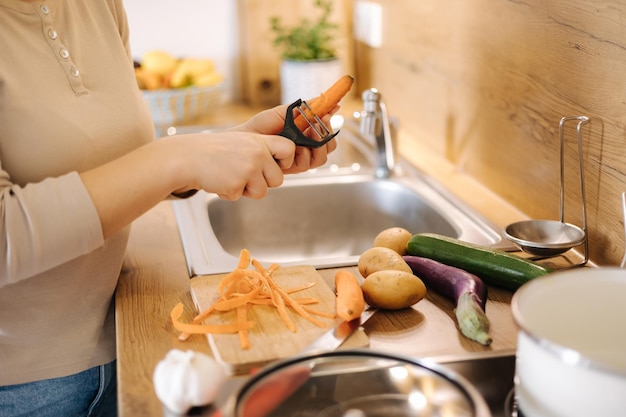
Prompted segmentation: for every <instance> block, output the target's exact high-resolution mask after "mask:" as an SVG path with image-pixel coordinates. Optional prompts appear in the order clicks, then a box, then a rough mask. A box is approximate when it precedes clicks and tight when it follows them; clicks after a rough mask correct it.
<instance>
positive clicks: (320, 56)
mask: <svg viewBox="0 0 626 417" xmlns="http://www.w3.org/2000/svg"><path fill="white" fill-rule="evenodd" d="M314 6H315V8H316V9H318V11H319V15H318V16H317V18H316V19H315V20H312V19H309V18H303V19H301V21H300V22H299V24H296V25H294V26H286V25H285V24H284V23H283V21H282V20H281V18H279V17H277V16H273V17H271V18H270V24H271V29H272V32H273V33H274V35H275V37H274V45H275V46H276V47H277V48H278V49H279V50H280V51H281V58H282V61H281V65H280V82H281V101H282V102H283V103H291V102H293V101H295V100H297V99H299V98H302V99H305V100H306V99H308V98H312V97H315V96H317V95H319V94H320V93H321V92H323V91H324V90H325V89H326V88H327V87H328V86H329V85H331V84H332V83H333V82H335V81H336V80H337V79H338V78H339V77H340V76H341V72H342V65H341V61H340V60H339V58H338V56H337V50H336V47H335V45H334V40H335V36H336V32H337V30H338V29H339V26H338V25H337V24H336V23H333V22H332V21H331V20H330V17H331V14H332V11H333V2H332V0H314Z"/></svg>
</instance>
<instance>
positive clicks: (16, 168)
mask: <svg viewBox="0 0 626 417" xmlns="http://www.w3.org/2000/svg"><path fill="white" fill-rule="evenodd" d="M0 51H1V52H0V385H7V384H15V383H21V382H27V381H33V380H38V379H43V378H50V377H59V376H65V375H69V374H72V373H76V372H79V371H82V370H84V369H87V368H89V367H92V366H95V365H99V364H102V363H106V362H108V361H111V360H112V359H114V357H115V334H114V321H113V319H114V317H113V309H112V308H111V301H112V295H113V292H114V290H115V286H116V283H117V279H118V277H119V273H120V269H121V265H122V260H123V256H124V252H125V249H126V243H127V239H128V232H129V228H126V229H125V230H124V231H122V232H120V233H118V234H117V235H115V236H113V237H112V238H110V239H107V240H106V241H105V240H104V239H103V236H102V229H101V225H100V220H99V218H98V215H97V213H96V210H95V207H94V205H93V203H92V201H91V199H90V197H89V194H88V193H87V190H86V189H85V187H84V185H83V183H82V182H81V179H80V177H79V175H78V172H81V171H84V170H87V169H89V168H92V167H95V166H98V165H100V164H103V163H105V162H107V161H109V160H111V159H114V158H117V157H119V156H120V155H123V154H124V153H126V152H128V151H130V150H132V149H134V148H136V147H138V146H140V145H142V144H145V143H147V142H149V141H151V140H153V136H154V128H153V125H152V123H151V120H150V116H149V114H148V111H147V108H146V106H145V104H144V103H143V101H142V98H141V94H140V92H139V91H138V90H137V85H136V82H135V78H134V72H133V65H132V59H131V55H130V51H129V48H128V27H127V22H126V15H125V13H124V10H123V6H122V0H45V1H35V2H22V1H19V0H0Z"/></svg>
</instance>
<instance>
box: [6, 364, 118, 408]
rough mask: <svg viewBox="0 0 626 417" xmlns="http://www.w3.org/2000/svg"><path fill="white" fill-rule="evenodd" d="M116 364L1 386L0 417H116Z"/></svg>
mask: <svg viewBox="0 0 626 417" xmlns="http://www.w3.org/2000/svg"><path fill="white" fill-rule="evenodd" d="M115 366H116V363H115V361H113V362H111V363H108V364H106V365H101V366H96V367H94V368H91V369H87V370H86V371H83V372H80V373H78V374H74V375H70V376H66V377H62V378H53V379H46V380H43V381H35V382H28V383H26V384H17V385H8V386H4V387H2V386H0V417H18V416H20V417H21V416H23V417H26V416H28V417H115V416H117V383H116V375H117V373H116V370H115Z"/></svg>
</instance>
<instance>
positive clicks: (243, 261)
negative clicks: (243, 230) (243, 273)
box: [237, 249, 250, 269]
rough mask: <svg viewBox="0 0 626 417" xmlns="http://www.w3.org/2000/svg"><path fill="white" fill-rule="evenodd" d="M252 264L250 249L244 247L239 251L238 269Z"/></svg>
mask: <svg viewBox="0 0 626 417" xmlns="http://www.w3.org/2000/svg"><path fill="white" fill-rule="evenodd" d="M249 266H250V251H249V250H248V249H242V250H241V252H239V263H238V264H237V269H246V268H248V267H249Z"/></svg>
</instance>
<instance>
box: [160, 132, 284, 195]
mask: <svg viewBox="0 0 626 417" xmlns="http://www.w3.org/2000/svg"><path fill="white" fill-rule="evenodd" d="M159 141H163V142H162V143H163V146H168V147H170V149H171V150H170V151H166V153H170V152H171V153H170V155H172V157H173V158H174V157H175V158H176V159H177V160H178V161H179V164H180V165H181V167H180V168H179V172H180V179H181V180H182V181H183V184H181V185H182V190H184V189H192V188H196V189H203V190H205V191H207V192H210V193H215V194H217V195H218V196H219V197H220V198H223V199H225V200H236V199H238V198H239V197H241V196H245V197H250V198H255V199H258V198H263V197H265V195H266V194H267V191H268V189H269V188H273V187H278V186H279V185H281V184H282V183H283V180H284V172H283V170H284V169H289V168H290V167H291V166H292V165H293V160H294V155H295V148H296V146H295V144H294V143H293V142H292V141H290V140H288V139H285V138H283V137H280V136H272V135H263V134H258V133H248V132H235V131H229V132H222V133H213V134H208V135H207V134H193V135H180V136H172V137H169V138H164V139H160V140H159Z"/></svg>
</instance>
